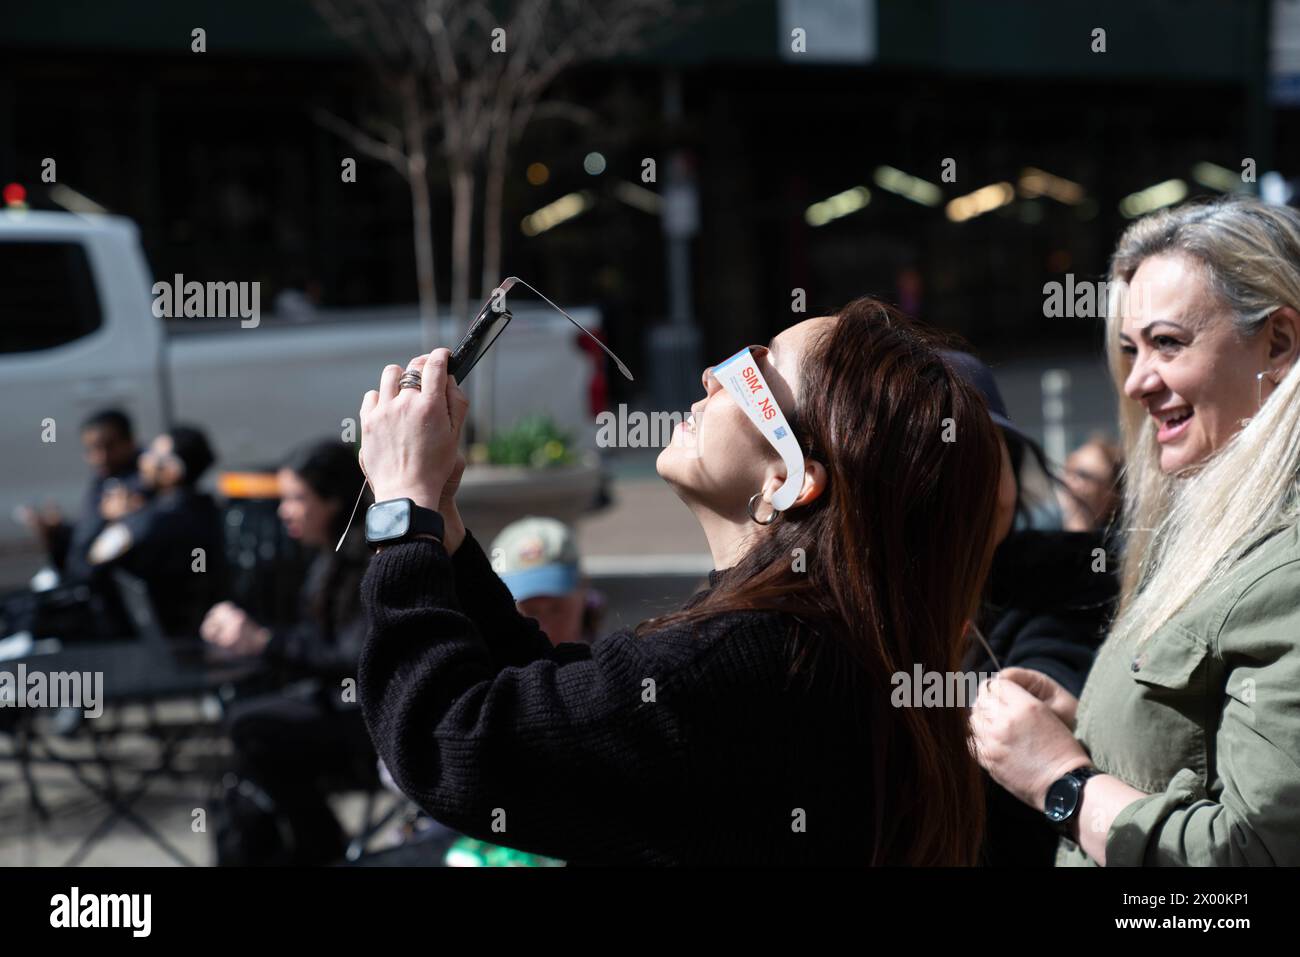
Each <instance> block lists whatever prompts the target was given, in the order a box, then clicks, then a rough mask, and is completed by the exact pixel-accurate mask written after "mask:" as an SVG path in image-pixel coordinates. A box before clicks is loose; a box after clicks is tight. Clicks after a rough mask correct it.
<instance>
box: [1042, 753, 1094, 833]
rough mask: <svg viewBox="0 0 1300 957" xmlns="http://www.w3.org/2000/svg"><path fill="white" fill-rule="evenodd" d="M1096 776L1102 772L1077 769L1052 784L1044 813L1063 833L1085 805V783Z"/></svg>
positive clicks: (1044, 806) (1091, 768)
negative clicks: (1082, 804)
mask: <svg viewBox="0 0 1300 957" xmlns="http://www.w3.org/2000/svg"><path fill="white" fill-rule="evenodd" d="M1094 774H1101V771H1099V770H1098V769H1097V768H1094V767H1082V768H1075V769H1074V770H1073V771H1071V772H1070V773H1069V774H1067V775H1065V776H1064V777H1062V778H1057V779H1056V781H1054V782H1052V786H1051V787H1050V788H1048V789H1047V800H1046V801H1045V802H1044V805H1043V813H1044V814H1046V815H1047V820H1048V821H1049V822H1050V823H1051V824H1054V825H1056V826H1057V827H1058V828H1059V829H1061V830H1062V831H1064V830H1065V829H1066V827H1067V826H1068V825H1069V823H1070V819H1071V818H1072V817H1074V815H1075V814H1076V813H1078V810H1079V805H1080V804H1081V803H1083V783H1084V782H1085V781H1087V780H1088V778H1090V777H1092V776H1093V775H1094Z"/></svg>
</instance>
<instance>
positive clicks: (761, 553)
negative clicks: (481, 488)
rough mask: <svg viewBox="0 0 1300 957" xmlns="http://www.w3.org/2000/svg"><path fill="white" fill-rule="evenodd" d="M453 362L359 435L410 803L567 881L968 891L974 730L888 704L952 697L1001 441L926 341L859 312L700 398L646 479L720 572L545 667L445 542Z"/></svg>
mask: <svg viewBox="0 0 1300 957" xmlns="http://www.w3.org/2000/svg"><path fill="white" fill-rule="evenodd" d="M447 360H448V353H447V351H446V350H445V349H438V350H435V351H434V352H433V353H431V354H430V355H429V356H427V357H417V359H414V360H412V363H411V365H410V367H408V371H417V372H421V373H422V377H423V378H422V382H420V383H418V384H417V385H416V386H414V387H412V386H411V385H410V383H411V378H410V377H408V376H403V370H402V369H401V368H400V367H398V366H395V365H394V366H389V367H387V368H386V369H385V370H384V372H383V377H382V380H381V382H380V387H379V390H378V391H377V392H369V393H367V394H366V397H365V400H364V403H363V405H362V410H361V416H362V461H363V464H364V466H365V469H366V472H367V474H368V475H369V477H370V481H371V485H372V487H373V488H374V492H375V498H376V500H377V502H378V504H377V505H375V506H374V512H373V514H376V515H377V516H378V520H377V521H375V522H373V523H370V524H369V529H368V535H369V537H370V538H371V540H372V541H376V540H381V541H386V542H387V543H386V544H380V545H379V546H378V554H377V555H376V557H375V558H374V560H373V561H372V562H371V567H370V570H369V571H368V573H367V576H366V580H365V583H364V584H363V597H364V599H365V601H366V604H367V608H368V611H369V615H370V620H371V631H370V635H369V638H368V640H367V643H366V647H365V649H364V651H363V653H362V658H361V668H360V691H361V702H362V707H363V710H364V713H365V716H366V721H367V724H368V726H369V728H370V731H371V734H372V737H373V739H374V741H375V744H376V747H377V749H378V751H379V753H380V754H381V756H382V757H383V759H384V761H385V763H386V765H387V766H388V768H389V770H390V771H391V772H392V775H393V778H394V779H395V781H396V782H397V784H398V785H399V786H400V787H401V788H402V789H403V791H405V792H406V793H407V794H408V795H410V796H411V797H412V798H414V799H415V800H416V801H418V802H419V803H420V804H421V805H422V806H424V807H425V808H426V809H427V810H428V811H429V812H430V813H431V814H432V815H433V816H434V817H435V818H437V819H438V820H440V821H442V822H443V823H444V824H447V825H449V826H452V827H455V828H457V829H458V830H461V831H463V832H465V833H468V834H470V835H472V836H481V837H483V838H484V839H487V840H491V841H493V842H495V843H499V844H506V845H509V846H512V847H517V848H521V849H524V850H530V851H536V852H538V853H542V854H546V855H549V856H552V857H559V858H562V859H564V860H567V861H569V862H570V863H581V864H615V863H656V864H662V863H678V864H700V863H729V864H736V863H752V864H784V863H827V862H838V863H858V864H869V863H870V864H939V865H945V864H970V863H973V862H974V861H975V859H976V854H977V850H978V848H979V844H980V837H981V834H980V831H981V826H982V821H983V783H982V780H981V777H980V774H979V769H978V767H977V766H976V763H975V761H974V758H973V757H972V752H971V748H970V742H969V739H968V728H967V716H968V712H967V709H966V708H964V707H957V706H952V707H943V706H940V707H926V708H922V707H894V706H893V705H892V704H891V688H892V687H893V680H894V678H895V677H896V676H897V675H898V674H900V673H906V674H907V675H911V674H912V673H913V671H914V669H915V668H917V667H919V668H920V669H921V670H923V671H925V672H939V673H951V672H955V671H956V670H957V669H958V667H959V663H960V658H961V655H962V651H963V647H964V636H965V632H966V626H967V623H968V622H969V621H970V619H971V618H972V617H973V615H974V614H975V612H976V608H977V605H978V602H979V594H980V589H981V586H982V584H983V580H984V576H985V573H986V571H987V568H988V564H989V558H990V554H991V550H992V546H993V542H992V526H993V521H994V498H995V494H996V488H997V481H998V470H999V465H1000V455H1001V453H1000V448H999V444H998V439H997V437H996V434H995V432H994V428H993V425H992V422H991V421H990V419H989V416H988V413H987V412H986V411H985V409H984V406H983V403H982V402H981V400H980V398H979V396H978V394H977V393H976V392H975V390H973V389H972V388H971V387H970V386H968V385H966V384H965V383H964V382H963V381H962V380H961V379H960V378H959V377H958V376H957V375H955V374H954V372H953V371H952V370H951V368H950V367H949V366H948V365H947V363H946V362H945V361H944V360H943V358H942V357H941V356H940V355H939V353H938V351H937V349H936V344H935V343H934V342H933V341H931V339H930V337H929V336H928V335H926V334H925V333H923V332H922V331H921V330H920V329H919V328H918V327H916V326H915V325H913V324H912V323H911V322H909V321H907V320H906V319H904V318H903V317H901V316H899V315H898V314H896V313H894V312H893V311H891V310H890V309H889V308H888V307H886V306H883V305H882V304H880V303H878V302H876V301H874V300H871V299H859V300H856V301H855V302H853V303H850V304H849V305H848V306H846V307H845V308H844V309H842V310H841V311H840V312H839V313H838V314H836V315H835V316H824V317H820V318H816V319H810V320H808V321H806V322H801V323H799V324H797V325H794V326H792V327H790V328H789V329H786V330H785V331H783V332H782V333H780V334H779V335H778V336H776V338H774V339H773V340H772V342H771V343H769V344H768V345H767V346H751V347H749V348H748V349H747V350H741V352H740V353H737V355H736V356H733V357H732V359H730V360H728V361H727V362H726V363H724V364H722V366H719V367H711V368H710V369H707V370H705V373H704V376H703V380H704V387H705V392H706V394H705V397H704V398H703V399H701V400H700V401H699V402H697V403H695V405H694V406H693V407H692V413H693V414H692V416H691V418H690V419H688V420H687V421H686V422H685V423H683V424H682V425H680V426H678V428H677V431H676V433H675V435H674V441H673V443H672V444H671V445H670V446H668V447H667V448H665V449H664V451H663V452H662V453H661V455H660V457H659V460H658V470H659V473H660V475H661V476H662V477H663V478H664V479H665V480H666V481H667V482H669V484H671V485H672V486H673V488H674V490H675V491H676V492H677V494H678V495H679V497H680V498H681V499H682V500H683V502H684V503H685V504H686V505H687V507H689V508H690V509H691V510H692V512H694V514H695V515H696V517H697V518H698V519H699V521H700V524H701V526H702V528H703V530H704V533H705V535H706V537H707V539H708V542H709V547H710V550H711V552H712V555H713V560H714V563H715V566H716V569H717V570H715V571H713V572H711V573H710V575H709V587H708V588H707V589H706V590H704V591H703V592H701V593H699V594H697V595H696V596H694V597H693V598H692V599H691V600H690V601H689V602H688V603H687V605H686V606H685V607H684V608H682V609H681V610H679V611H677V612H674V613H673V614H670V615H668V616H666V617H664V618H660V619H656V620H652V621H649V622H645V623H643V624H642V625H641V626H639V627H638V628H636V629H631V630H622V631H617V632H614V633H613V634H610V635H608V636H606V637H604V638H602V639H599V640H597V641H596V642H595V643H594V644H593V645H591V646H587V645H577V644H561V645H558V646H555V647H552V646H551V643H550V642H549V641H548V640H547V638H546V636H545V635H543V634H541V633H540V631H539V629H538V628H537V626H536V622H534V621H533V620H531V619H527V618H524V617H522V616H521V615H519V614H518V612H517V611H516V610H515V607H514V603H513V601H512V600H511V596H510V593H509V591H508V590H507V589H506V588H505V586H504V585H503V584H502V582H501V581H500V579H499V578H498V577H497V576H496V575H495V574H494V573H493V571H492V567H491V564H490V563H489V561H488V560H487V558H486V557H485V556H484V554H483V551H482V549H481V548H480V547H479V545H478V544H477V543H476V542H475V540H474V538H473V536H472V535H471V534H470V533H469V532H467V531H466V530H465V528H464V526H463V524H462V523H461V520H460V517H459V514H458V512H457V510H456V504H455V491H456V487H457V486H458V484H459V480H460V475H461V473H462V471H463V469H464V459H463V458H462V457H460V456H458V454H457V440H458V437H459V433H460V429H461V426H462V424H463V422H464V419H465V415H466V411H467V408H468V401H467V399H466V398H465V395H464V393H463V392H462V391H461V390H460V388H459V387H458V386H457V385H456V384H455V381H454V380H449V378H448V375H447ZM723 369H725V370H727V371H726V374H723V371H722V370H723ZM733 371H734V372H735V377H734V378H733V377H732V376H731V373H732V372H733ZM720 376H721V378H720ZM724 380H725V381H724ZM737 383H742V385H740V386H739V387H738V386H737ZM746 390H748V391H749V392H752V393H753V395H754V396H756V397H758V398H756V399H754V400H753V401H754V404H753V405H751V404H750V403H751V397H750V396H749V395H748V394H747V391H746ZM769 393H770V394H769ZM754 409H759V410H761V411H760V412H759V414H758V416H757V417H756V418H751V414H752V412H753V410H754ZM778 412H779V413H783V414H784V415H783V418H782V417H781V416H779V415H778V414H777V413H778ZM791 434H792V435H793V437H794V440H795V443H796V445H797V449H796V448H792V447H791V445H790V444H789V436H790V435H791ZM778 451H779V454H778ZM800 460H801V461H802V465H801V466H799V467H798V468H797V469H796V468H794V467H792V465H791V463H792V462H796V463H797V462H799V461H800ZM799 471H801V472H802V477H801V478H800V477H799V474H798V473H799ZM393 503H396V504H393ZM434 510H436V512H437V513H438V514H439V515H440V516H441V520H440V521H439V520H438V517H437V516H430V515H429V514H428V512H430V511H434ZM393 514H398V515H399V518H398V520H396V521H394V519H393V518H392V515H393ZM394 527H396V531H392V529H393V528H394ZM629 547H635V543H634V542H630V543H629Z"/></svg>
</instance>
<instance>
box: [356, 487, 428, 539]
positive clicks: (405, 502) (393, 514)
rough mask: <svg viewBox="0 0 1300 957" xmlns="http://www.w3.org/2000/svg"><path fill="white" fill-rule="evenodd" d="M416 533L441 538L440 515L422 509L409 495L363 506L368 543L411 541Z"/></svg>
mask: <svg viewBox="0 0 1300 957" xmlns="http://www.w3.org/2000/svg"><path fill="white" fill-rule="evenodd" d="M416 535H432V536H433V537H434V538H436V539H437V540H438V541H439V542H441V541H442V537H443V524H442V516H441V515H439V514H438V513H437V512H435V511H434V510H433V509H431V508H422V507H420V506H419V505H416V504H415V503H414V502H412V501H411V500H410V499H409V498H390V499H388V500H387V501H385V502H376V503H375V504H374V505H371V506H370V507H369V508H368V509H366V541H367V542H368V543H369V544H371V545H392V544H394V543H396V542H406V541H410V540H411V539H412V538H414V537H415V536H416Z"/></svg>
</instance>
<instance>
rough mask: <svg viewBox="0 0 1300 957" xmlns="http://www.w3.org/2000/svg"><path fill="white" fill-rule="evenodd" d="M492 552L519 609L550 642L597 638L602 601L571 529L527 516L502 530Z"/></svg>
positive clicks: (500, 573) (499, 572) (493, 558)
mask: <svg viewBox="0 0 1300 957" xmlns="http://www.w3.org/2000/svg"><path fill="white" fill-rule="evenodd" d="M488 554H489V555H490V556H491V558H492V567H493V569H494V570H495V571H496V572H497V574H498V575H500V576H501V580H502V581H503V582H505V585H506V587H507V588H509V589H510V594H511V595H512V596H513V597H514V599H515V607H516V608H518V609H519V613H520V614H521V615H524V616H525V617H528V618H534V619H536V620H537V625H538V627H539V628H541V630H542V633H543V634H544V635H546V637H547V638H549V639H550V641H551V644H553V645H559V644H563V643H565V642H571V641H587V642H589V641H592V640H593V639H594V638H595V637H596V626H597V623H598V622H597V619H598V616H599V613H600V610H601V602H600V598H599V596H598V595H597V594H596V593H595V592H594V591H593V590H592V589H591V588H590V586H588V584H587V582H586V581H585V580H584V579H583V577H582V572H581V570H580V568H579V557H578V544H577V538H576V537H575V536H574V534H573V529H571V528H569V526H567V525H565V524H564V523H563V522H560V521H557V520H556V519H553V518H535V517H529V518H523V519H520V520H519V521H517V522H512V523H511V524H509V525H507V526H506V527H505V528H504V529H502V530H501V532H500V534H498V535H497V537H496V538H495V539H493V541H492V547H491V548H490V549H489V551H488Z"/></svg>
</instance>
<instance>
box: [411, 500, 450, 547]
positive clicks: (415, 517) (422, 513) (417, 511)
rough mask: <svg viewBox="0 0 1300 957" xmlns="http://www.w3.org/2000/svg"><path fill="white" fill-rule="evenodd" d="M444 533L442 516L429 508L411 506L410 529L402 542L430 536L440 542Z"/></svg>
mask: <svg viewBox="0 0 1300 957" xmlns="http://www.w3.org/2000/svg"><path fill="white" fill-rule="evenodd" d="M444 533H445V529H444V527H443V522H442V516H441V515H440V514H439V513H437V512H435V511H434V510H433V509H431V508H423V507H421V506H419V505H412V506H411V528H410V530H409V531H408V532H407V533H406V535H405V536H403V540H404V541H409V540H410V539H411V538H412V537H414V536H416V535H432V536H433V537H434V538H436V539H437V540H438V541H440V542H441V541H442V538H443V535H444Z"/></svg>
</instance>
